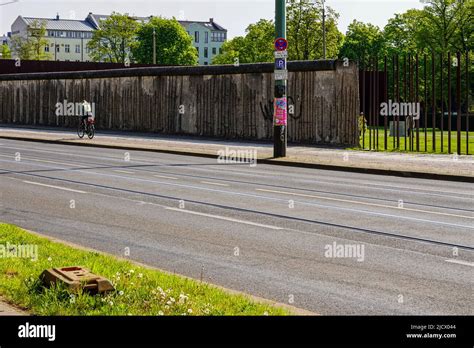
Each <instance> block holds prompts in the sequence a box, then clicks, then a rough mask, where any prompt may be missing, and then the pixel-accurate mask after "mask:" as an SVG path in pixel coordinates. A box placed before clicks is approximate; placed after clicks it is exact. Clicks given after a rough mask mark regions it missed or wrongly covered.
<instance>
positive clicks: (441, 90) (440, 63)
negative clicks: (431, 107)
mask: <svg viewBox="0 0 474 348" xmlns="http://www.w3.org/2000/svg"><path fill="white" fill-rule="evenodd" d="M439 58H440V59H439V74H440V78H439V86H440V99H441V103H440V107H441V110H440V112H441V124H440V127H441V152H442V153H443V152H444V96H443V89H444V86H443V68H444V54H443V53H440V54H439Z"/></svg>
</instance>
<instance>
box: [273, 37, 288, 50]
mask: <svg viewBox="0 0 474 348" xmlns="http://www.w3.org/2000/svg"><path fill="white" fill-rule="evenodd" d="M287 48H288V41H286V39H284V38H282V37H279V38H278V39H276V40H275V49H276V50H277V51H286V49H287Z"/></svg>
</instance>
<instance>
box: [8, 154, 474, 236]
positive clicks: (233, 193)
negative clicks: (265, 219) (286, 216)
mask: <svg viewBox="0 0 474 348" xmlns="http://www.w3.org/2000/svg"><path fill="white" fill-rule="evenodd" d="M0 162H7V163H11V161H5V160H0ZM36 166H38V167H44V168H55V167H51V166H48V165H44V164H36ZM55 169H57V168H55ZM75 172H77V173H84V174H92V175H98V176H105V177H109V178H118V179H124V180H131V181H138V182H147V183H153V184H162V185H167V186H175V187H184V188H188V189H195V190H202V191H208V192H218V193H222V194H229V195H236V196H241V197H252V198H257V199H264V200H268V201H274V202H285V204H287V202H288V201H287V200H286V199H284V198H274V197H268V196H262V195H257V194H249V193H241V192H233V191H223V190H219V189H217V188H215V189H211V188H207V187H201V186H194V185H183V184H173V183H169V182H165V181H156V180H148V179H140V178H131V177H125V176H120V175H114V174H105V173H98V172H92V171H89V170H82V169H78V170H77V171H75ZM17 174H21V175H28V174H24V173H17ZM60 180H61V179H60ZM84 185H87V184H84ZM298 203H299V204H303V205H305V206H311V207H320V208H324V209H336V210H342V211H349V212H357V213H362V214H368V215H374V216H382V217H390V218H395V219H403V220H411V221H417V222H426V223H431V224H436V225H445V226H452V227H459V228H468V229H474V227H473V226H472V225H461V224H454V223H449V222H442V221H435V220H428V219H419V218H414V217H408V216H403V215H392V214H386V213H378V212H375V211H367V210H361V209H354V208H343V207H340V206H333V205H324V204H318V203H309V202H298Z"/></svg>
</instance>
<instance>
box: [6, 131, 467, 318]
mask: <svg viewBox="0 0 474 348" xmlns="http://www.w3.org/2000/svg"><path fill="white" fill-rule="evenodd" d="M127 155H129V156H130V158H128V156H127ZM71 203H74V205H71ZM0 204H1V205H0V221H4V222H9V223H13V224H16V225H19V226H21V227H24V228H27V229H30V230H34V231H37V232H39V233H41V234H44V235H48V236H53V237H56V238H59V239H62V240H66V241H70V242H73V243H76V244H80V245H83V246H86V247H90V248H94V249H97V250H102V251H106V252H109V253H112V254H115V255H120V256H124V251H125V249H126V248H130V254H131V255H130V258H131V259H133V260H137V261H140V262H143V263H146V264H149V265H151V266H155V267H158V268H161V269H164V270H168V271H171V272H176V273H180V274H183V275H186V276H190V277H193V278H197V279H199V278H202V279H203V280H206V281H209V282H212V283H215V284H219V285H221V286H225V287H227V288H231V289H235V290H239V291H243V292H246V293H250V294H253V295H256V296H260V297H264V298H268V299H272V300H276V301H279V302H284V303H289V304H291V305H294V306H296V307H300V308H304V309H307V310H310V311H313V312H316V313H320V314H324V315H346V314H347V315H350V314H388V315H390V314H424V315H443V314H471V315H472V314H474V307H473V296H472V295H473V288H474V234H473V233H474V223H473V222H474V190H473V185H472V184H468V183H456V182H448V181H432V180H422V179H404V178H396V177H388V176H376V175H367V174H355V173H344V172H336V171H323V170H313V169H304V168H292V167H280V166H272V165H260V164H257V166H255V167H251V166H249V165H248V164H219V163H217V161H216V160H214V159H206V158H198V157H186V156H177V155H169V154H160V153H150V152H138V151H130V152H129V153H128V154H127V153H125V152H124V151H121V150H109V149H100V148H88V147H79V146H67V145H52V144H40V143H32V142H24V141H12V140H4V139H0ZM71 206H74V207H73V208H71ZM340 248H342V253H340V254H337V253H335V255H334V254H333V255H330V254H329V250H331V251H332V250H335V251H338V250H341V249H340ZM351 251H354V252H356V253H351ZM40 257H41V255H40ZM43 257H47V256H46V255H43Z"/></svg>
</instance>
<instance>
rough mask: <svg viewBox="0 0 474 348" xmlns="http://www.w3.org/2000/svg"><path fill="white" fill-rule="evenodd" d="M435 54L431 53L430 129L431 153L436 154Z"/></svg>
mask: <svg viewBox="0 0 474 348" xmlns="http://www.w3.org/2000/svg"><path fill="white" fill-rule="evenodd" d="M435 80H436V79H435V53H434V51H432V52H431V88H432V91H431V123H432V124H431V127H432V133H431V134H432V137H433V139H432V140H433V152H436V81H435Z"/></svg>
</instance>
